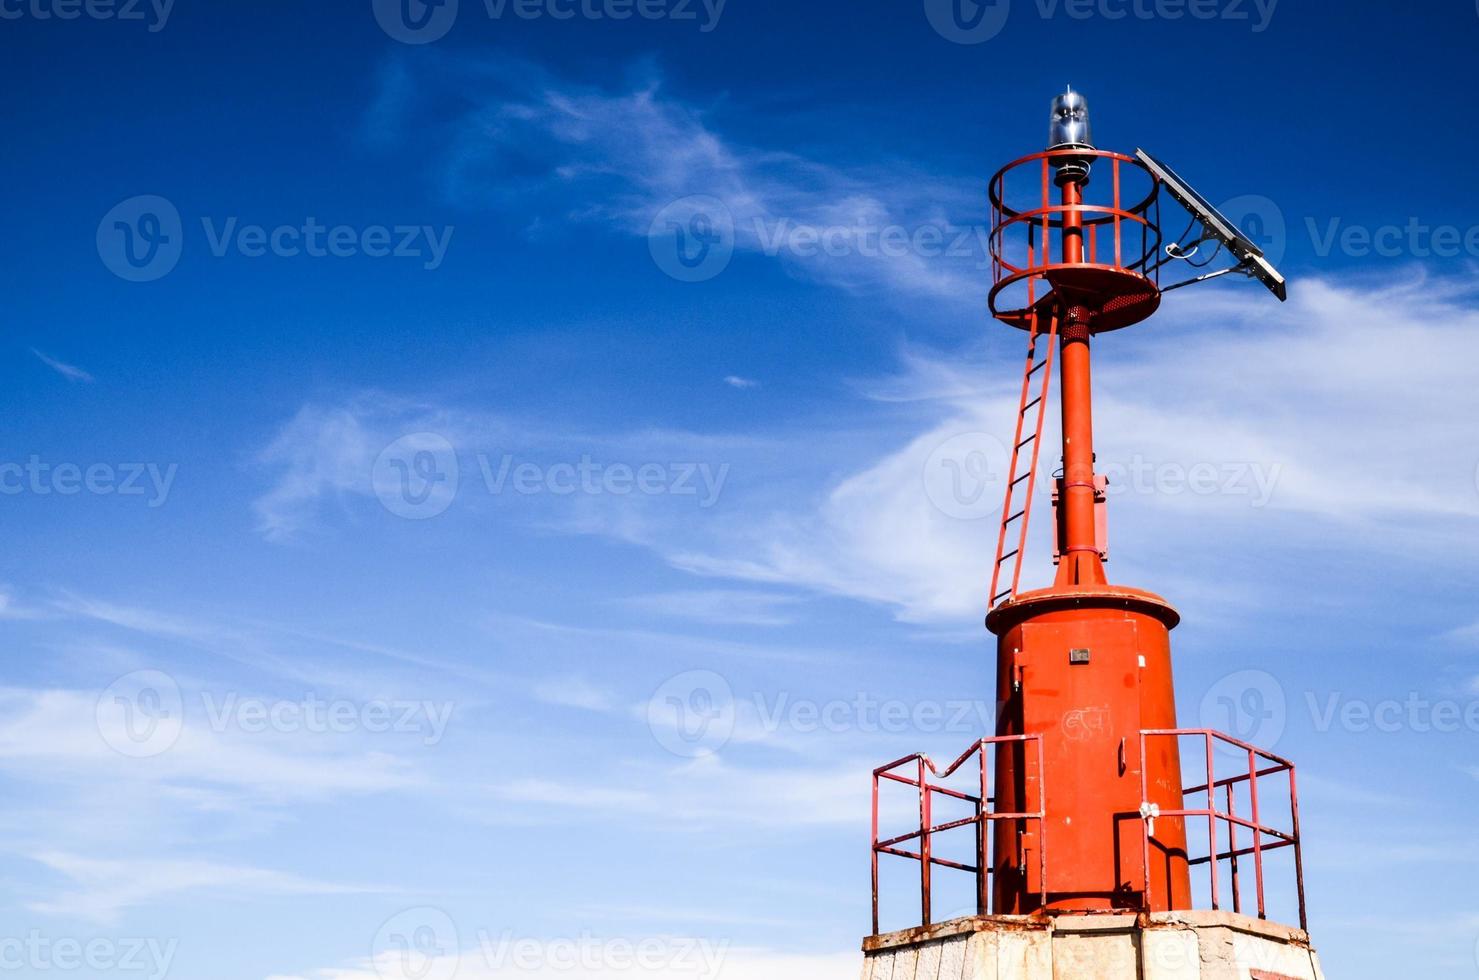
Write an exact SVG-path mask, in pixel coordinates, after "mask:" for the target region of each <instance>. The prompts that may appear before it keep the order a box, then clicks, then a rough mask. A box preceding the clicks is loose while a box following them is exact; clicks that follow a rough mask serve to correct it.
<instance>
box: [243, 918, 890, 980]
mask: <svg viewBox="0 0 1479 980" xmlns="http://www.w3.org/2000/svg"><path fill="white" fill-rule="evenodd" d="M451 928H453V927H451V926H447V927H444V931H448V932H450V930H451ZM469 931H472V930H469ZM509 941H510V938H509V937H508V936H507V935H499V934H498V933H497V932H496V931H493V930H480V931H479V935H478V936H477V938H476V941H472V940H471V939H469V938H468V937H463V942H464V944H465V945H464V947H463V948H461V949H457V950H452V951H440V952H439V954H438V955H435V956H428V957H408V956H407V955H406V954H405V953H404V951H399V950H387V951H385V952H382V953H377V954H376V955H375V956H373V957H369V958H366V959H363V960H358V961H354V962H352V963H349V964H347V965H344V966H338V967H323V968H318V969H311V970H308V971H305V972H301V973H292V974H275V975H273V976H270V977H268V978H267V980H416V978H419V977H452V976H454V975H455V976H456V977H458V978H459V980H511V978H519V977H528V978H533V977H546V978H559V977H566V978H585V977H606V976H610V975H611V974H612V973H614V972H617V971H618V969H619V971H620V972H621V973H622V974H623V975H625V976H630V977H633V978H637V980H854V978H855V977H856V976H857V973H858V970H859V968H860V967H861V964H862V955H861V954H860V953H857V952H835V953H783V952H779V951H775V950H770V949H765V948H761V947H738V946H731V945H730V944H729V943H727V942H715V941H713V940H710V939H704V938H701V937H680V936H673V935H671V934H668V935H665V936H650V935H649V936H619V937H610V939H609V940H596V939H592V940H589V941H590V942H594V943H595V944H596V947H597V948H596V949H595V950H594V951H593V952H591V953H590V954H589V955H588V956H586V957H581V956H578V955H572V950H571V942H572V940H571V939H554V940H543V941H540V942H538V943H536V944H535V945H534V946H528V945H527V942H528V941H521V948H520V955H519V956H518V957H516V958H515V957H509V956H507V948H506V946H507V943H508V942H509ZM602 945H609V948H610V949H611V950H615V951H617V952H616V953H615V954H614V955H615V956H620V957H621V960H620V964H621V965H620V967H619V968H618V967H617V966H615V965H613V964H614V963H615V962H616V961H615V960H614V959H608V958H606V957H603V956H602V954H601V953H600V946H602ZM638 948H642V949H647V950H649V954H648V955H647V956H646V957H639V958H636V959H637V961H632V958H631V957H627V956H626V955H625V953H624V952H622V951H624V950H626V949H638ZM664 950H666V951H667V952H664ZM583 959H584V960H588V961H589V962H582V960H583Z"/></svg>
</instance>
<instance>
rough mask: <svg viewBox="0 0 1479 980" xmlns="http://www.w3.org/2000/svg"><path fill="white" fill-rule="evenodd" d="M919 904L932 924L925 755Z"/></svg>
mask: <svg viewBox="0 0 1479 980" xmlns="http://www.w3.org/2000/svg"><path fill="white" fill-rule="evenodd" d="M919 906H920V911H921V913H922V915H923V920H924V923H923V924H924V925H929V924H930V788H929V783H927V782H925V775H924V757H923V756H920V757H919Z"/></svg>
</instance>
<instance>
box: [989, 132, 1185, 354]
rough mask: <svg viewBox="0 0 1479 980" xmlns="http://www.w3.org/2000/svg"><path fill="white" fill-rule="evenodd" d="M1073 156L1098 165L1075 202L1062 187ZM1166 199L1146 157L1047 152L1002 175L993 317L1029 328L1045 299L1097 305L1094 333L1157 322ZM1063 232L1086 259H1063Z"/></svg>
mask: <svg viewBox="0 0 1479 980" xmlns="http://www.w3.org/2000/svg"><path fill="white" fill-rule="evenodd" d="M1067 158H1074V159H1078V160H1082V161H1087V162H1088V163H1090V164H1091V165H1092V164H1096V163H1097V164H1100V166H1098V167H1095V168H1093V169H1092V170H1091V173H1090V179H1089V180H1088V181H1087V182H1086V183H1084V184H1081V185H1078V186H1079V192H1080V195H1081V197H1080V199H1079V200H1078V201H1077V203H1066V202H1065V201H1064V199H1063V197H1062V196H1061V195H1062V191H1061V189H1060V188H1059V187H1058V185H1057V184H1056V182H1055V181H1054V177H1055V173H1056V170H1057V167H1056V166H1055V161H1057V163H1058V164H1059V165H1061V164H1062V163H1065V162H1067ZM1106 165H1107V166H1106ZM1106 169H1107V170H1108V171H1109V172H1108V174H1105V173H1104V172H1103V171H1104V170H1106ZM1009 184H1010V185H1011V186H1009ZM1024 184H1028V185H1030V190H1024V189H1023V185H1024ZM1159 192H1160V181H1159V180H1157V178H1156V177H1155V175H1154V174H1152V173H1151V172H1150V171H1149V170H1148V169H1147V168H1146V167H1145V166H1144V165H1143V164H1141V163H1140V161H1139V160H1137V159H1135V158H1134V157H1129V156H1125V155H1124V154H1122V153H1113V152H1110V151H1108V150H1096V149H1090V148H1078V147H1074V148H1069V149H1058V150H1046V151H1044V152H1041V153H1034V154H1032V155H1031V156H1025V157H1023V158H1021V159H1020V160H1015V161H1013V162H1012V163H1009V164H1007V165H1006V166H1005V167H1003V168H1001V170H999V171H997V172H996V174H995V175H994V176H993V177H992V178H991V184H990V188H989V196H990V199H991V212H992V222H991V237H990V248H991V271H992V279H993V285H992V287H991V293H990V299H989V303H990V307H991V314H992V316H994V317H996V318H997V319H998V320H1001V321H1002V322H1003V323H1006V324H1008V325H1010V326H1014V327H1020V328H1022V329H1027V328H1028V327H1029V326H1030V325H1031V322H1032V316H1033V314H1034V312H1037V313H1042V312H1043V309H1042V306H1043V304H1044V303H1045V302H1056V301H1061V302H1064V303H1071V304H1077V305H1083V306H1087V307H1089V308H1090V310H1091V312H1092V313H1093V320H1092V330H1093V331H1094V332H1095V333H1099V332H1102V331H1105V330H1116V329H1118V328H1120V327H1127V326H1130V325H1131V324H1133V323H1139V322H1140V321H1141V320H1144V319H1145V318H1146V317H1148V316H1150V315H1151V314H1152V313H1154V312H1155V310H1156V307H1157V306H1159V305H1160V298H1161V291H1160V277H1159V266H1160V261H1159V255H1160V251H1161V229H1160V193H1159ZM1126 198H1128V199H1129V200H1130V201H1131V202H1132V203H1130V204H1128V205H1126V204H1125V203H1124V202H1125V200H1126ZM1065 228H1067V233H1068V234H1070V235H1073V234H1077V235H1079V236H1080V237H1081V240H1082V252H1083V255H1082V259H1083V261H1080V262H1065V261H1063V240H1064V233H1065ZM1050 297H1051V299H1050Z"/></svg>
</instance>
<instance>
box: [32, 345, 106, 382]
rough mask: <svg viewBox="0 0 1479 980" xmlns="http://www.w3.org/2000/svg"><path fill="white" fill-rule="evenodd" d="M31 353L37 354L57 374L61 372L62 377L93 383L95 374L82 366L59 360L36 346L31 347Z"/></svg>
mask: <svg viewBox="0 0 1479 980" xmlns="http://www.w3.org/2000/svg"><path fill="white" fill-rule="evenodd" d="M31 353H32V354H35V355H36V357H37V359H38V360H40V361H41V363H42V364H45V365H46V366H47V367H49V368H51V369H52V370H53V371H55V372H56V373H57V374H60V375H61V376H62V377H64V378H66V379H67V380H68V381H74V382H77V381H80V382H82V383H84V384H91V383H92V382H93V380H94V379H93V376H92V375H91V374H90V373H88V372H87V371H84V370H82V368H80V367H77V366H76V365H75V364H68V363H66V362H65V361H59V360H57V359H56V358H54V357H52V356H51V355H49V354H45V353H43V352H41V351H39V350H37V349H36V348H34V347H32V348H31Z"/></svg>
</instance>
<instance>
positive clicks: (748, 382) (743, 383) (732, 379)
mask: <svg viewBox="0 0 1479 980" xmlns="http://www.w3.org/2000/svg"><path fill="white" fill-rule="evenodd" d="M724 383H725V384H727V385H729V387H731V388H739V389H740V390H742V391H743V390H744V389H746V388H754V387H755V386H757V385H758V384H760V382H758V381H756V380H754V379H752V378H742V377H740V376H739V375H737V374H730V375H725V377H724Z"/></svg>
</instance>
